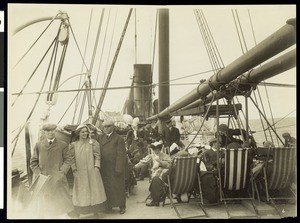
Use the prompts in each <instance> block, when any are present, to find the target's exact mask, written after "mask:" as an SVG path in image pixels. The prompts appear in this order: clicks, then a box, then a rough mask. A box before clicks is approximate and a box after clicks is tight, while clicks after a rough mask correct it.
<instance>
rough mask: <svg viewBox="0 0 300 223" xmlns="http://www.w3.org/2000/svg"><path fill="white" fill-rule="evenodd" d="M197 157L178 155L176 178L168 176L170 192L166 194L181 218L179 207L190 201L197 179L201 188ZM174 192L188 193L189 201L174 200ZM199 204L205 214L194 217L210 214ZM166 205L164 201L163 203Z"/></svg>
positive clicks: (176, 159)
mask: <svg viewBox="0 0 300 223" xmlns="http://www.w3.org/2000/svg"><path fill="white" fill-rule="evenodd" d="M197 159H198V158H197V157H194V156H193V157H176V158H175V162H176V164H175V165H176V167H175V170H174V178H173V181H172V182H171V180H170V176H168V189H169V193H168V194H167V195H166V196H167V198H169V199H170V202H171V206H172V207H173V208H174V210H175V212H176V214H177V216H178V217H179V218H182V217H181V215H180V213H179V211H178V209H177V207H176V206H179V205H181V204H187V203H189V201H190V196H191V192H192V190H193V186H194V183H195V180H196V179H197V180H198V184H199V188H200V181H199V172H198V163H197ZM172 194H176V195H177V194H180V195H182V194H187V197H188V201H187V202H180V203H178V202H176V203H174V202H173V198H172ZM197 204H198V205H199V206H200V208H201V209H202V211H203V212H204V215H197V216H193V217H198V216H206V217H207V216H208V215H207V213H206V212H205V210H204V209H203V207H202V204H201V203H199V202H197ZM163 205H164V203H163Z"/></svg>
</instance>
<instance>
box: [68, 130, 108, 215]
mask: <svg viewBox="0 0 300 223" xmlns="http://www.w3.org/2000/svg"><path fill="white" fill-rule="evenodd" d="M76 133H77V134H78V140H76V141H75V142H72V143H71V144H70V151H71V153H72V155H73V162H72V165H71V167H72V171H73V175H74V187H73V197H72V201H73V204H74V207H75V211H76V213H77V215H78V216H79V215H80V214H88V213H94V215H95V216H97V215H98V214H97V213H98V212H99V211H100V208H101V204H102V203H103V202H104V201H106V194H105V189H104V186H103V182H102V177H101V174H100V171H99V170H100V157H101V155H100V145H99V143H98V142H97V141H96V140H94V139H91V138H90V129H89V127H88V126H87V125H84V124H83V125H79V126H78V127H77V129H76Z"/></svg>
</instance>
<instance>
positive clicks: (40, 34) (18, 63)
mask: <svg viewBox="0 0 300 223" xmlns="http://www.w3.org/2000/svg"><path fill="white" fill-rule="evenodd" d="M58 15H60V13H58V14H57V15H56V16H55V17H54V18H53V19H52V20H51V21H50V23H49V24H48V25H47V26H46V28H45V29H44V30H43V31H42V33H41V34H40V35H39V36H38V38H37V39H36V40H35V41H34V42H33V44H32V45H31V46H30V47H29V49H28V50H27V51H26V52H25V54H24V55H23V56H22V57H21V58H20V59H19V60H18V62H17V63H16V65H14V67H13V69H14V68H15V67H16V66H17V65H18V64H19V63H20V62H21V61H22V60H23V58H24V57H25V56H26V55H27V54H28V52H29V51H30V50H31V49H32V48H33V46H34V45H35V44H36V43H37V41H38V40H39V39H40V38H41V37H42V35H43V34H44V33H45V32H46V30H47V29H48V28H49V27H50V25H51V24H52V22H53V21H54V20H55V19H56V18H57V16H58Z"/></svg>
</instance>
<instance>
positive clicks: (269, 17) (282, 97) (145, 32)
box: [8, 4, 296, 130]
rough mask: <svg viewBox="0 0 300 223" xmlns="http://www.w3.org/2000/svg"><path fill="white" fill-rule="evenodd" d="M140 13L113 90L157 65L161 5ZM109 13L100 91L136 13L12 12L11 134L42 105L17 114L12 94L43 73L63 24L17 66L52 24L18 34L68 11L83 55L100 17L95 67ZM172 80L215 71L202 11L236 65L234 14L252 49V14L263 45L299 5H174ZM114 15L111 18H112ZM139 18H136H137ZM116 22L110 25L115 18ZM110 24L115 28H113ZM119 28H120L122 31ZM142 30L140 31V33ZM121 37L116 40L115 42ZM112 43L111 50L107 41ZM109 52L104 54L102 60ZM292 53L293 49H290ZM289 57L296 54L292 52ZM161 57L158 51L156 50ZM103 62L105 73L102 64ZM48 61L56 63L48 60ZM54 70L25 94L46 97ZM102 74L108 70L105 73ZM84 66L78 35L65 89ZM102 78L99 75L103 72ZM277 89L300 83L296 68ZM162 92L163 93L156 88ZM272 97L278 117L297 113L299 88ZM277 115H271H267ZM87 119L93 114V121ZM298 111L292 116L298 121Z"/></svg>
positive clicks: (66, 100) (113, 96)
mask: <svg viewBox="0 0 300 223" xmlns="http://www.w3.org/2000/svg"><path fill="white" fill-rule="evenodd" d="M132 7H134V8H136V13H135V12H133V14H132V16H131V19H130V22H129V26H128V29H127V32H126V34H125V38H124V41H123V45H122V47H121V50H120V54H119V57H118V59H117V62H116V65H115V68H114V71H113V76H112V78H111V81H110V84H109V87H121V86H129V85H130V84H131V79H130V77H132V74H133V64H134V63H135V61H137V63H141V64H144V63H146V64H152V60H153V49H154V47H153V45H154V34H155V16H156V9H157V7H156V6H139V7H136V6H132ZM103 8H105V14H104V19H103V24H102V29H101V34H100V40H99V44H98V50H97V54H96V59H95V63H94V66H93V71H92V81H93V84H95V83H96V79H97V74H98V73H99V76H98V79H97V85H98V86H97V87H101V86H103V79H104V76H105V75H106V74H107V73H108V70H109V69H110V66H111V61H112V58H113V56H114V54H115V51H116V47H117V44H118V41H119V39H120V36H121V32H122V29H123V27H124V24H125V20H126V17H127V15H128V12H129V8H130V7H129V6H126V7H125V6H107V5H106V6H103V5H53V4H51V5H41V4H39V5H34V4H32V5H31V4H26V5H24V4H9V6H8V30H9V38H8V39H9V46H8V53H9V65H8V68H9V69H8V71H9V74H8V97H9V106H8V108H9V113H8V116H9V120H10V126H11V130H13V129H14V128H17V127H18V126H19V125H22V124H23V123H24V122H25V120H26V118H27V117H28V114H29V112H30V111H31V108H32V106H33V104H34V102H35V100H36V97H37V95H24V96H21V97H20V98H19V99H18V100H17V102H16V104H15V105H14V106H13V107H12V108H11V106H10V105H11V104H12V102H13V101H14V100H15V98H16V96H12V95H11V94H12V93H17V92H19V91H20V90H21V89H22V88H23V86H24V84H25V82H27V80H28V78H29V76H30V75H31V74H32V72H33V70H34V68H35V67H36V66H37V64H38V62H39V60H40V59H41V57H42V55H43V54H44V53H45V51H46V49H47V48H48V47H49V45H50V43H51V41H52V40H53V38H54V36H55V34H56V33H57V30H58V26H59V23H60V22H59V21H55V22H54V23H53V24H52V25H51V26H50V28H49V30H47V32H46V33H45V35H43V36H42V37H41V40H40V41H38V43H37V44H36V45H35V46H34V47H33V49H32V50H31V51H30V52H29V53H28V55H26V56H25V57H24V59H23V60H22V61H21V62H20V63H19V64H18V65H17V66H16V67H14V66H15V65H16V63H17V62H18V61H19V60H20V58H21V57H22V56H23V55H24V53H25V52H26V51H27V50H28V49H29V47H30V46H31V45H32V44H33V42H34V41H35V40H36V39H37V37H38V36H39V35H40V33H41V32H42V31H43V30H44V29H45V27H46V26H47V25H48V24H49V21H45V22H39V23H35V24H34V25H30V26H28V27H26V28H25V29H23V30H21V31H19V32H18V33H16V34H15V35H12V32H13V30H14V29H16V28H17V27H19V26H20V25H23V24H25V23H27V22H29V21H32V20H33V19H37V18H41V17H45V16H51V17H54V16H55V15H56V14H57V13H58V12H59V10H61V11H65V12H66V13H67V14H68V16H69V18H70V23H71V26H72V29H73V31H74V35H75V38H76V41H77V43H78V46H79V48H80V51H81V53H82V54H84V51H85V45H86V39H87V34H88V29H89V20H90V15H91V11H92V20H91V24H90V34H89V37H88V38H89V39H88V45H87V48H86V58H85V63H86V65H87V67H89V66H90V63H91V58H92V53H93V47H94V44H95V38H96V33H97V28H98V25H99V21H100V17H101V11H102V9H103ZM168 8H169V9H170V10H169V12H170V79H171V80H173V79H176V78H180V77H185V76H188V75H192V74H197V73H203V72H207V71H210V70H212V68H211V65H210V62H209V59H208V56H207V53H206V50H205V46H204V44H203V40H202V38H201V34H200V31H199V28H198V24H197V21H196V19H195V15H194V12H193V9H195V8H196V9H202V10H203V13H204V15H205V18H206V20H207V22H208V25H209V27H210V30H211V33H212V35H213V37H214V40H215V42H216V45H217V47H218V50H219V52H220V55H221V57H222V60H223V63H224V65H225V66H226V65H228V64H230V63H231V62H233V61H234V60H235V59H237V58H238V57H240V56H241V55H242V54H243V53H242V51H241V47H240V43H239V39H238V35H237V32H236V29H235V24H234V20H233V16H232V9H233V10H235V9H236V10H237V12H238V15H239V19H240V23H241V26H242V29H243V32H244V33H243V34H244V37H245V41H246V44H247V48H248V50H249V49H251V48H252V47H253V46H254V45H255V41H254V37H253V33H252V28H251V24H250V19H249V14H248V12H249V13H250V16H251V20H252V25H253V30H254V35H255V38H256V43H259V42H261V41H262V40H264V39H265V38H267V37H268V36H270V35H271V34H272V33H274V32H275V31H277V30H278V29H280V28H281V27H282V26H284V25H285V23H286V20H288V19H290V18H295V17H296V7H295V6H294V5H286V6H285V5H280V6H277V5H268V6H263V5H259V6H246V5H244V6H242V5H239V6H235V5H230V6H225V5H222V6H202V5H197V6H177V7H175V6H170V7H168ZM109 14H110V17H108V15H109ZM135 15H136V16H135ZM108 18H109V19H108ZM107 24H108V27H107ZM114 24H115V26H114ZM135 24H136V26H135ZM135 30H136V34H137V48H135V38H134V35H135ZM112 37H113V38H112ZM104 38H106V41H105V44H104V47H103V42H104ZM156 46H157V44H156ZM102 48H103V49H104V50H103V53H102ZM294 48H295V46H294ZM289 50H290V49H289ZM289 50H288V51H289ZM156 52H157V49H156ZM101 55H102V60H101V66H99V64H100V58H101ZM47 58H48V59H46V61H49V57H47ZM157 59H158V57H157V55H156V54H155V56H154V63H153V64H154V73H153V82H154V83H157V76H158V69H157V68H158V64H157ZM47 63H49V62H44V63H43V64H42V65H41V67H40V68H39V69H38V70H37V72H36V74H35V75H34V76H33V78H32V79H31V80H30V82H29V83H28V86H27V87H26V88H25V90H24V92H27V93H28V92H38V91H40V88H41V85H42V81H43V78H44V76H45V73H46V67H47ZM99 67H100V69H98V68H99ZM81 69H82V60H81V57H80V53H79V50H78V48H77V46H76V43H75V41H74V38H73V36H72V35H71V37H70V42H69V46H68V49H67V54H66V59H65V64H64V67H63V72H62V77H61V83H62V82H63V81H64V80H66V79H67V78H69V77H70V76H73V75H75V74H79V73H81ZM98 71H99V72H98ZM212 74H213V73H212V72H209V73H204V74H202V75H196V76H193V77H190V78H185V79H181V80H179V81H171V84H178V83H199V80H201V79H206V78H209V77H210V76H211V75H212ZM78 80H79V76H77V77H75V78H72V79H70V80H68V81H67V82H66V83H65V84H64V85H63V86H61V87H60V90H64V89H68V90H69V89H76V88H78ZM267 82H270V83H285V84H296V69H295V68H294V69H291V70H289V71H287V72H284V73H282V74H280V75H277V76H276V77H274V78H271V79H268V80H267ZM195 87H196V85H189V86H176V85H171V87H170V102H171V103H172V102H174V101H176V100H177V99H179V98H181V97H182V96H184V95H185V94H186V93H188V92H190V91H191V90H192V89H194V88H195ZM48 88H49V82H47V83H46V85H45V88H44V91H46V90H47V89H48ZM155 90H156V92H157V88H156V89H155ZM264 91H265V90H264V88H261V93H262V100H263V101H264V104H265V106H267V105H268V102H267V100H266V96H265V93H264ZM128 92H129V89H125V90H124V89H123V90H110V91H108V92H107V94H106V98H105V100H104V103H103V106H102V110H104V111H121V110H122V108H123V106H124V102H125V100H126V98H127V96H128ZM100 93H101V92H100V91H98V92H96V93H95V96H96V102H98V98H99V95H100ZM268 96H269V100H270V104H271V106H272V109H273V115H274V117H283V116H285V115H287V114H288V113H290V112H292V111H293V110H295V109H296V89H295V88H283V87H269V88H268ZM73 98H74V92H73V93H64V94H58V101H57V104H56V105H55V106H53V107H52V108H51V110H50V120H51V121H54V122H56V123H57V122H58V120H59V119H60V117H61V116H62V115H63V113H64V112H65V110H66V108H67V107H68V105H69V104H70V102H71V101H72V100H73ZM40 101H41V102H40V103H39V104H38V106H37V110H36V111H35V112H34V114H33V116H32V117H33V118H37V117H40V115H41V114H43V113H44V112H45V111H46V110H47V106H46V104H45V95H42V96H41V98H40ZM73 110H74V107H72V109H70V111H69V112H68V113H67V114H66V116H65V119H64V120H63V121H62V122H61V124H67V123H70V122H71V120H72V117H73V112H74V111H73ZM267 110H269V109H267ZM86 114H87V113H85V117H87V116H86ZM295 115H296V113H295V112H293V113H292V114H291V115H290V116H295ZM258 117H259V116H258V112H257V111H256V110H255V109H254V106H250V118H258Z"/></svg>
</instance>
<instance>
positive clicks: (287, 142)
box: [282, 132, 297, 147]
mask: <svg viewBox="0 0 300 223" xmlns="http://www.w3.org/2000/svg"><path fill="white" fill-rule="evenodd" d="M282 137H283V138H284V147H296V141H297V140H296V139H295V138H294V137H292V136H291V135H290V133H288V132H285V133H283V134H282Z"/></svg>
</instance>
